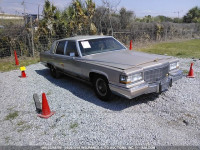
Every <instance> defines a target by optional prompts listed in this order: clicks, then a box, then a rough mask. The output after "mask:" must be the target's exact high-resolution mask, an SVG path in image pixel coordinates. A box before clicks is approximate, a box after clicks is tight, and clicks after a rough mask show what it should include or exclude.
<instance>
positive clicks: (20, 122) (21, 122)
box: [17, 121, 25, 126]
mask: <svg viewBox="0 0 200 150" xmlns="http://www.w3.org/2000/svg"><path fill="white" fill-rule="evenodd" d="M23 124H25V122H24V121H19V122H18V123H17V125H18V126H21V125H23Z"/></svg>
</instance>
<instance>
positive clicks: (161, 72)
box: [144, 64, 169, 83]
mask: <svg viewBox="0 0 200 150" xmlns="http://www.w3.org/2000/svg"><path fill="white" fill-rule="evenodd" d="M168 73H169V65H168V64H167V65H163V66H159V67H156V68H151V69H146V70H144V81H146V82H148V83H153V82H157V81H160V80H162V79H164V78H165V77H166V74H168Z"/></svg>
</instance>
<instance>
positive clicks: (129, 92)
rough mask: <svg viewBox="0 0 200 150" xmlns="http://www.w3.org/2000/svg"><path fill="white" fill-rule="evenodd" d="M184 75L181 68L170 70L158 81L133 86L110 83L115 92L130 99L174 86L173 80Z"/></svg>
mask: <svg viewBox="0 0 200 150" xmlns="http://www.w3.org/2000/svg"><path fill="white" fill-rule="evenodd" d="M182 76H183V72H182V71H181V70H178V71H174V72H170V74H169V76H168V77H166V78H165V79H163V80H162V81H158V82H155V83H151V84H148V83H146V82H144V83H142V84H139V85H137V86H134V87H131V88H124V87H119V86H116V85H113V84H109V87H110V89H111V91H112V92H113V93H114V94H117V95H120V96H123V97H126V98H128V99H132V98H134V97H137V96H140V95H143V94H148V93H160V92H162V91H165V90H167V89H168V88H169V87H170V86H172V84H173V82H175V81H177V80H178V79H181V78H182Z"/></svg>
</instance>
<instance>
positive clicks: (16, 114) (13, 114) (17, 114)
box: [5, 111, 19, 120]
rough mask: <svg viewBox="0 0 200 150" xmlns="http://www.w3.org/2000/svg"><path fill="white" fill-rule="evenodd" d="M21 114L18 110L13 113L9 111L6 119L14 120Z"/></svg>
mask: <svg viewBox="0 0 200 150" xmlns="http://www.w3.org/2000/svg"><path fill="white" fill-rule="evenodd" d="M18 116H19V113H18V111H15V112H13V113H9V114H8V115H7V116H6V117H5V120H13V119H15V118H16V117H18Z"/></svg>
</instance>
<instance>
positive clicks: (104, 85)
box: [93, 76, 111, 101]
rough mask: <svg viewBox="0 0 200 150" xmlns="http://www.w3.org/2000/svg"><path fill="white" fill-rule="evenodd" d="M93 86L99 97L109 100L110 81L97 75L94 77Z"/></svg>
mask: <svg viewBox="0 0 200 150" xmlns="http://www.w3.org/2000/svg"><path fill="white" fill-rule="evenodd" d="M93 86H94V90H95V93H96V95H97V97H98V98H100V99H101V100H103V101H109V99H110V97H111V91H110V88H109V86H108V82H107V80H106V79H105V78H104V77H101V76H98V77H96V78H95V79H94V82H93Z"/></svg>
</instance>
